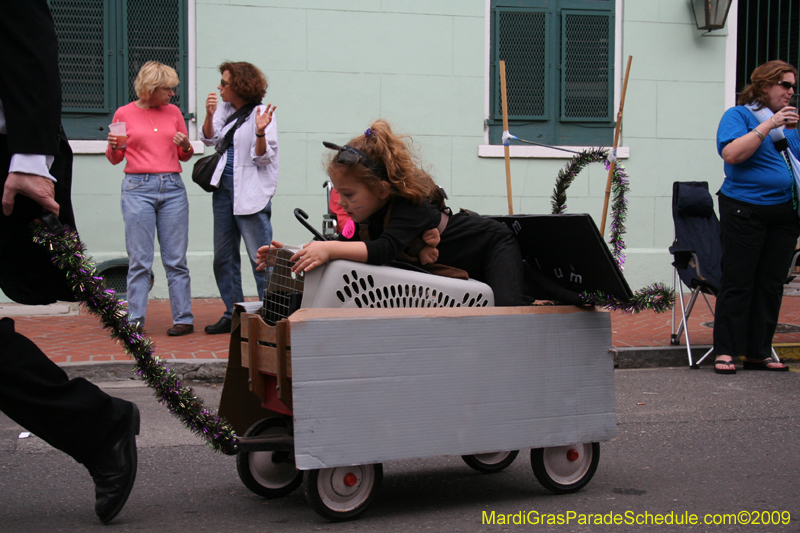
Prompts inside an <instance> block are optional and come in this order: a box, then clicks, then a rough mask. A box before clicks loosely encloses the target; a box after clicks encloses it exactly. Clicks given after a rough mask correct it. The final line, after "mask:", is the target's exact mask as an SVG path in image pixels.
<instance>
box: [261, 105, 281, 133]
mask: <svg viewBox="0 0 800 533" xmlns="http://www.w3.org/2000/svg"><path fill="white" fill-rule="evenodd" d="M277 107H278V106H274V105H272V104H267V107H266V108H265V109H264V113H263V114H262V113H261V110H260V109H258V110H256V134H258V135H264V131H265V130H266V129H267V126H269V123H270V122H272V113H274V112H275V109H277Z"/></svg>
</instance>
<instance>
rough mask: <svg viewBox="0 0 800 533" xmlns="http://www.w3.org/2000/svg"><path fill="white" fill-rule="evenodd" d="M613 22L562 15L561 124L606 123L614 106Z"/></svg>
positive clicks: (590, 15)
mask: <svg viewBox="0 0 800 533" xmlns="http://www.w3.org/2000/svg"><path fill="white" fill-rule="evenodd" d="M613 55H614V19H613V16H612V15H611V14H610V13H598V12H596V11H568V10H564V11H562V12H561V120H562V121H565V122H568V121H573V122H608V121H611V120H613V104H614V92H613V87H614V84H613V82H612V80H613V75H614V72H613V70H614V57H613Z"/></svg>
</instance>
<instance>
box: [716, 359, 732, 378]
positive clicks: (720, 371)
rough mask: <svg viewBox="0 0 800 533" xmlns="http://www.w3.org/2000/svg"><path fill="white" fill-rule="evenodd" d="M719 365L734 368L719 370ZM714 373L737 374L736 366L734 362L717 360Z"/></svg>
mask: <svg viewBox="0 0 800 533" xmlns="http://www.w3.org/2000/svg"><path fill="white" fill-rule="evenodd" d="M717 365H725V366H732V367H733V368H717ZM714 372H715V373H717V374H735V373H736V366H735V365H734V364H733V360H730V361H726V360H725V359H716V360H715V361H714Z"/></svg>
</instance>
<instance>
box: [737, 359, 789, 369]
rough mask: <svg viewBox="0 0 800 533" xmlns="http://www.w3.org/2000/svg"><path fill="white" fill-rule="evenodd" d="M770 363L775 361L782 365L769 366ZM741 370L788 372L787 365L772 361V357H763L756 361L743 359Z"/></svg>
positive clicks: (777, 362)
mask: <svg viewBox="0 0 800 533" xmlns="http://www.w3.org/2000/svg"><path fill="white" fill-rule="evenodd" d="M771 363H775V364H777V365H782V366H779V367H770V366H769V365H770V364H771ZM742 370H765V371H767V372H788V371H789V367H788V366H786V365H784V364H783V363H781V362H780V361H774V360H773V359H763V360H761V361H758V362H756V363H754V362H752V361H745V362H744V364H743V365H742Z"/></svg>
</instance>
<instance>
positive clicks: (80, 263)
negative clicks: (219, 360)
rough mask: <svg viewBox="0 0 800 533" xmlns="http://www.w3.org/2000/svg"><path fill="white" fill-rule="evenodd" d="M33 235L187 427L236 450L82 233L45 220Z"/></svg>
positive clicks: (229, 431) (228, 430) (225, 426)
mask: <svg viewBox="0 0 800 533" xmlns="http://www.w3.org/2000/svg"><path fill="white" fill-rule="evenodd" d="M33 240H34V241H35V242H36V243H38V244H41V245H42V246H45V247H47V249H48V250H49V251H50V253H51V261H52V262H53V264H54V265H56V266H57V267H58V268H59V269H61V270H62V271H64V273H65V275H66V277H67V283H68V284H69V286H70V288H71V289H72V293H73V294H74V295H75V297H76V298H77V300H78V301H80V302H81V303H82V304H83V305H84V306H85V307H86V309H88V310H89V311H90V312H91V313H93V314H95V315H97V316H98V317H99V318H100V321H101V322H102V325H103V327H104V328H106V329H108V330H110V331H111V336H112V337H113V338H116V339H119V340H120V341H121V342H122V345H123V348H124V349H125V351H126V352H127V353H128V355H130V356H131V357H132V358H133V359H134V360H135V362H136V364H135V366H134V370H135V372H136V374H138V375H139V376H141V378H142V379H143V380H144V382H145V383H147V385H148V386H150V388H152V389H153V390H154V392H155V395H156V398H157V399H158V400H159V401H160V402H161V404H162V405H166V406H167V407H168V409H169V410H170V411H171V412H172V414H173V415H175V416H176V417H178V418H179V419H180V420H181V422H183V424H184V425H185V426H186V427H187V428H189V429H190V430H192V431H193V432H194V433H196V434H197V435H199V436H201V437H203V438H204V439H205V440H206V441H207V442H208V444H209V445H210V446H211V447H212V448H213V449H214V450H216V451H222V452H224V453H228V454H232V453H235V450H236V443H237V437H236V433H235V432H234V431H233V428H232V427H231V425H230V424H229V423H228V422H227V421H226V420H225V419H224V418H220V417H218V416H216V415H215V414H214V413H212V412H211V411H209V410H208V409H206V408H205V407H204V406H203V401H202V400H201V399H200V398H198V397H197V396H196V395H195V393H194V391H193V390H192V389H191V387H184V386H182V385H181V382H180V379H179V378H178V376H177V375H176V374H175V372H174V371H172V370H171V369H170V368H169V367H168V366H167V364H166V363H165V362H164V360H163V359H160V358H158V357H156V356H154V355H153V353H154V352H155V347H154V345H153V341H151V340H150V339H149V338H147V337H145V336H144V335H143V334H142V330H141V327H140V326H139V324H138V323H137V324H131V323H130V322H128V313H127V311H126V309H125V308H124V307H123V306H122V304H121V303H120V302H119V301H118V300H117V299H116V297H115V294H114V291H113V290H110V289H107V288H106V286H105V281H104V280H103V278H102V277H101V276H98V275H97V270H96V269H95V266H94V264H93V263H92V261H91V258H89V257H87V256H86V255H85V248H84V246H83V243H82V242H81V241H80V238H79V237H78V234H77V233H76V232H75V231H74V230H71V229H69V228H66V229H65V231H64V232H63V233H61V234H56V233H54V232H51V231H50V230H48V229H47V228H46V227H45V226H43V225H37V226H35V227H34V237H33Z"/></svg>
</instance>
